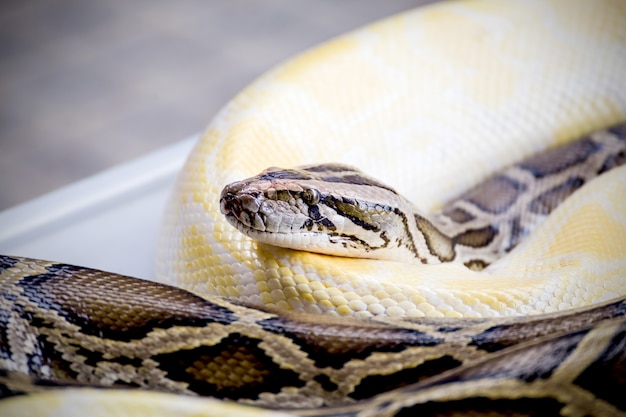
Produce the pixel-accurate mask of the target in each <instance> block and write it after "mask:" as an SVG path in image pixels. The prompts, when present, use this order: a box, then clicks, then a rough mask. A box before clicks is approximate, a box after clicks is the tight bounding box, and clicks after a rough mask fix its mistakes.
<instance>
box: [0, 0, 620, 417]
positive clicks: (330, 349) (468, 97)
mask: <svg viewBox="0 0 626 417" xmlns="http://www.w3.org/2000/svg"><path fill="white" fill-rule="evenodd" d="M624 21H626V9H625V8H624V4H623V1H622V0H596V1H593V2H590V1H586V0H542V1H526V0H524V1H518V0H470V1H458V2H450V3H444V4H441V5H434V6H432V7H428V8H424V9H421V10H416V11H414V12H409V13H405V14H403V15H400V16H398V17H395V18H392V19H389V20H387V21H383V22H380V23H376V24H374V25H371V26H369V27H366V28H364V29H361V30H358V31H356V32H354V33H351V34H348V35H345V36H343V37H341V38H339V39H337V40H335V41H332V42H329V43H328V44H326V45H324V46H322V47H319V48H316V49H314V50H312V51H310V52H308V53H305V54H303V55H302V56H299V57H296V58H295V59H293V60H291V61H289V62H287V63H285V64H283V65H281V66H279V67H277V68H276V69H275V70H273V71H271V72H270V73H268V74H267V75H266V76H264V77H262V78H261V79H260V80H258V81H257V82H255V83H253V84H252V85H251V86H250V87H249V88H248V89H246V90H245V91H244V92H242V93H241V94H240V95H239V96H237V97H236V98H235V99H234V100H233V101H232V102H231V103H229V104H228V105H227V106H226V108H225V109H224V110H223V111H222V112H221V113H220V115H218V117H217V118H216V119H215V121H214V122H213V123H212V124H211V125H210V127H209V129H208V130H207V132H206V134H205V135H204V137H203V138H202V140H201V141H200V142H199V143H198V145H197V147H196V148H195V149H194V151H193V152H192V154H191V155H190V157H189V160H188V162H187V164H186V165H185V167H184V168H183V170H182V172H181V174H180V177H179V179H178V182H177V185H176V187H175V191H174V193H173V195H172V198H171V200H170V203H169V205H168V208H167V210H166V214H165V220H164V224H163V230H162V235H161V239H160V242H159V244H158V256H157V265H156V279H157V280H158V281H161V282H162V283H157V282H149V281H142V280H139V279H135V278H130V277H123V276H119V275H116V274H111V273H107V272H103V271H95V270H91V269H88V268H83V267H77V266H71V265H64V264H59V263H54V262H46V261H38V260H32V259H27V258H19V257H14V256H4V257H2V258H0V324H1V327H0V395H2V396H3V397H5V398H4V399H3V400H2V401H0V415H3V416H13V415H15V416H18V415H32V416H36V415H41V416H49V415H54V414H55V412H58V413H60V414H61V415H71V414H70V412H75V413H77V414H78V415H86V414H90V415H98V414H101V415H129V416H132V415H155V416H157V415H162V416H165V415H177V416H183V415H196V416H197V415H238V416H239V415H285V414H284V413H289V414H290V415H302V416H305V415H309V416H310V415H317V416H324V415H335V416H371V415H376V416H402V415H413V414H419V415H440V416H441V415H443V416H451V415H472V414H474V415H555V416H618V415H626V403H625V402H624V397H623V392H624V389H625V388H626V386H625V384H624V378H623V375H624V374H626V368H625V364H626V340H625V336H626V323H625V322H624V320H625V318H624V317H625V315H626V302H625V301H624V300H625V299H624V297H625V288H626V256H625V255H624V254H625V249H624V248H625V247H626V244H625V242H626V217H624V213H626V168H625V167H623V166H622V167H619V166H617V165H620V164H622V163H623V162H624V151H623V149H624V139H623V136H624V127H623V126H624V121H625V120H626V76H625V75H626V73H625V72H624V68H626V41H625V40H626V25H624ZM609 126H613V128H610V129H608V130H606V131H605V130H603V129H605V128H606V127H609ZM592 132H596V133H592ZM588 135H590V136H588ZM578 138H583V139H581V140H580V141H578V142H572V141H575V140H577V139H578ZM568 143H569V144H568ZM381 144H385V145H386V147H385V148H384V152H383V151H381ZM561 145H563V146H565V147H563V148H559V146H561ZM551 149H552V150H551ZM533 154H534V155H536V156H534V157H533V156H531V155H533ZM527 158H531V159H527ZM328 160H336V161H337V162H338V163H339V164H340V165H332V166H328V165H326V166H325V167H324V166H323V169H325V170H327V171H334V173H330V174H329V173H324V174H323V175H322V173H320V172H312V171H315V170H316V169H315V168H310V167H311V164H314V166H319V164H321V163H322V162H323V161H328ZM520 161H526V162H520ZM307 164H308V165H307ZM302 165H305V166H309V168H306V169H304V170H282V171H275V170H271V171H267V172H265V173H264V174H262V177H263V178H261V182H260V183H258V185H257V186H255V187H257V188H253V187H250V185H251V184H252V182H249V181H241V178H249V177H251V175H253V174H254V173H256V172H260V171H261V170H262V169H264V168H266V167H268V166H302ZM345 166H360V167H363V168H365V170H366V171H367V172H368V173H371V174H372V175H373V176H374V177H375V178H380V179H381V181H378V180H373V179H371V178H369V177H365V176H364V174H361V173H360V172H359V173H356V172H354V171H352V168H350V169H349V170H346V168H344V167H345ZM506 167H513V168H509V169H508V170H507V168H506ZM317 170H318V171H319V170H320V168H318V169H317ZM607 171H608V172H607ZM494 172H499V174H496V176H491V175H493V173H494ZM598 174H601V175H599V177H598V178H595V179H591V177H593V176H596V175H598ZM281 176H282V177H283V178H281ZM289 176H291V177H292V178H290V179H289V181H287V178H284V177H289ZM490 176H491V177H490ZM293 177H298V178H293ZM303 177H304V179H303ZM489 178H491V179H489ZM258 179H259V178H257V180H258ZM237 180H239V181H237ZM293 180H297V181H303V182H300V183H298V182H292V181H293ZM347 180H350V182H351V183H352V184H351V185H350V187H357V188H358V189H359V190H358V191H357V192H355V194H352V195H351V194H350V192H351V191H348V190H347V187H346V191H347V194H344V193H343V191H342V193H341V194H340V193H337V192H336V190H337V189H338V188H342V187H344V186H345V185H346V184H344V183H345V181H347ZM235 181H237V182H235ZM255 181H256V180H255ZM233 183H234V184H235V185H231V186H230V187H228V188H227V189H226V191H224V193H223V194H222V189H223V188H224V186H226V185H227V184H233ZM387 183H388V184H393V187H394V188H393V189H392V188H391V187H389V186H387V185H384V184H387ZM281 187H286V188H281ZM289 187H291V188H289ZM242 190H249V191H250V192H248V193H247V194H246V193H244V194H243V195H240V194H239V191H242ZM395 190H397V191H395ZM466 190H470V191H466ZM234 191H236V192H234ZM262 191H263V193H262ZM266 191H267V193H265V192H266ZM400 194H402V195H406V196H407V199H405V198H404V197H400ZM262 195H263V197H267V196H270V197H272V198H273V197H276V198H275V201H273V202H266V201H263V200H261V199H260V198H261V196H262ZM220 196H222V197H223V198H222V201H221V203H220ZM296 196H297V197H298V198H296ZM364 196H365V197H364ZM381 196H382V197H381ZM458 196H460V197H458ZM487 197H490V198H487ZM455 198H456V199H455ZM409 200H410V201H414V202H416V203H418V205H419V206H420V207H421V208H422V209H423V210H425V211H424V212H421V211H414V210H415V209H413V208H412V206H409V205H408V202H407V201H409ZM562 200H564V201H562ZM561 201H562V203H560V202H561ZM320 202H321V203H322V204H321V205H316V203H320ZM448 202H451V203H448ZM348 203H356V204H348ZM557 203H560V204H559V205H558V207H556V208H555V205H556V204H557ZM278 206H282V208H277V207H278ZM287 207H288V208H287ZM372 207H373V208H374V210H375V211H374V212H371V211H368V210H370V209H371V208H372ZM282 209H286V211H285V213H289V215H288V216H287V215H283V217H285V218H288V219H289V220H288V221H287V223H285V224H287V225H288V226H283V223H282V221H281V222H278V221H275V220H274V218H273V217H271V216H268V214H275V213H276V212H279V210H282ZM220 211H222V212H224V213H225V214H227V216H228V218H227V217H225V216H223V215H222V213H221V212H220ZM425 213H435V214H434V215H432V216H431V215H427V214H425ZM548 214H549V215H548ZM300 215H304V217H299V216H300ZM546 216H547V217H546ZM235 218H237V219H238V220H237V221H235ZM403 218H404V219H406V223H405V221H404V220H403ZM381 219H384V221H381ZM398 220H400V221H399V223H398V222H397V221H398ZM229 223H231V224H229ZM538 223H541V224H540V225H538ZM232 224H235V226H236V227H232ZM389 224H400V226H391V228H390V229H387V228H386V227H388V225H389ZM249 227H255V228H256V229H258V230H261V231H262V232H263V233H259V232H257V231H254V232H253V231H252V229H250V228H249ZM284 227H286V228H287V229H296V230H298V231H300V230H304V231H305V233H311V234H309V235H306V237H298V238H295V239H292V238H285V237H282V238H279V240H276V238H275V237H271V238H270V239H274V240H270V241H269V244H268V243H262V242H259V241H257V240H255V239H251V238H250V236H249V235H254V237H255V238H256V237H261V235H262V234H263V236H269V235H265V232H266V231H275V230H283V228H284ZM237 229H240V230H241V231H244V232H245V234H244V233H241V231H240V230H237ZM309 229H310V230H309ZM532 229H535V230H532ZM531 230H532V232H531ZM318 231H323V232H325V234H324V235H322V236H323V237H317V236H318V235H313V233H317V232H318ZM357 231H359V232H365V233H364V234H358V233H357ZM398 231H401V232H400V234H397V233H398ZM328 232H330V233H328ZM344 235H345V236H344ZM313 236H315V237H313ZM263 238H264V237H263ZM522 238H523V242H521V243H519V240H520V239H522ZM281 239H282V240H281ZM288 239H291V240H292V243H293V241H296V243H297V242H300V243H302V242H303V241H304V240H305V239H308V240H309V241H314V243H316V245H318V244H321V243H324V242H326V243H325V244H328V245H331V246H332V247H333V248H334V249H333V251H332V254H333V255H337V254H340V255H355V254H358V255H359V256H360V255H361V254H365V256H366V258H365V259H355V258H348V257H345V256H328V255H326V254H324V253H327V249H328V247H324V245H322V246H321V247H320V246H315V247H314V248H313V249H314V250H315V251H317V252H324V253H312V252H305V251H301V250H297V249H290V248H282V247H278V246H277V244H282V243H285V242H286V240H288ZM518 243H519V244H518ZM385 246H386V247H385ZM392 246H395V248H393V249H392V248H391V247H392ZM337 248H339V252H337V251H336V250H335V249H337ZM355 248H356V249H358V251H357V252H354V251H353V249H355ZM341 251H343V252H341ZM380 254H383V255H382V256H380ZM379 256H380V257H382V258H385V259H371V257H379ZM399 259H402V261H399ZM426 264H427V265H426ZM463 264H466V265H463ZM487 264H489V265H488V266H487V267H486V268H484V267H485V266H486V265H487ZM467 266H469V267H470V268H474V269H481V268H482V270H481V271H473V270H471V269H470V268H468V267H467ZM181 287H182V288H181ZM220 296H228V297H229V298H223V297H220ZM306 313H327V314H323V315H310V314H306ZM335 316H354V317H335ZM396 316H397V317H396ZM361 319H366V320H361ZM96 388H97V389H96ZM136 388H140V389H136ZM205 395H208V396H211V397H217V398H221V399H225V400H238V401H240V402H244V403H248V405H249V406H253V407H244V406H241V405H234V404H232V403H230V402H229V401H216V400H214V399H207V398H204V396H205ZM293 407H296V408H293ZM279 409H280V410H279ZM279 411H280V412H283V414H280V412H279Z"/></svg>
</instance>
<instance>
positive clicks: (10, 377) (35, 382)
mask: <svg viewBox="0 0 626 417" xmlns="http://www.w3.org/2000/svg"><path fill="white" fill-rule="evenodd" d="M0 271H1V274H0V279H1V281H0V283H1V284H2V285H1V287H2V305H1V308H2V310H0V311H2V313H3V314H2V315H0V318H1V319H2V321H1V323H2V333H1V334H0V335H1V336H2V337H1V338H0V340H2V344H0V348H1V349H0V369H2V375H0V386H1V387H2V389H1V390H0V392H1V393H2V395H3V396H5V397H6V396H9V397H10V396H14V395H17V394H27V393H28V394H31V395H32V394H34V393H43V394H45V393H46V392H47V391H49V390H51V389H52V390H54V389H58V388H59V387H64V386H87V387H111V386H113V387H117V388H121V387H124V386H127V387H134V388H143V389H149V390H157V391H166V392H171V393H176V394H186V395H203V396H211V397H217V398H225V399H231V400H239V401H243V402H246V403H253V404H257V405H264V406H269V407H280V408H281V409H284V408H292V407H294V408H302V407H315V408H311V409H309V410H299V411H294V413H295V414H297V415H329V416H330V415H354V416H357V415H358V416H361V415H370V414H368V413H372V415H381V416H382V415H396V413H398V412H400V410H402V409H403V408H404V409H405V410H404V411H409V410H411V411H420V410H421V411H424V412H426V411H428V410H431V411H432V409H437V410H440V411H441V412H443V411H446V412H447V411H451V410H455V409H457V410H459V411H462V410H469V409H471V410H474V411H476V412H481V409H482V410H483V411H485V412H486V411H487V410H491V411H493V412H495V411H499V412H502V413H504V412H505V411H506V410H512V409H515V410H518V411H519V412H522V411H523V410H524V409H528V411H529V412H530V411H531V410H532V409H535V408H537V407H539V406H543V404H547V406H548V407H550V409H553V410H556V411H558V410H560V409H561V408H563V407H570V408H572V407H573V408H574V409H576V410H579V411H584V412H585V413H588V415H605V413H607V412H609V411H611V412H616V410H617V409H622V410H623V409H624V406H625V405H626V404H623V401H622V398H621V396H620V395H619V391H620V390H621V389H623V382H620V381H621V380H620V375H623V372H626V368H625V367H624V363H626V362H625V359H626V349H625V344H626V299H624V298H622V299H619V300H613V301H611V302H607V303H603V304H601V305H597V306H594V307H590V308H585V309H579V310H574V311H570V312H567V313H556V314H551V315H546V316H536V317H529V318H500V319H474V320H468V319H462V320H454V319H429V320H424V319H421V320H419V321H411V320H390V319H385V320H383V319H379V320H377V321H369V322H364V321H360V320H354V319H346V318H338V317H332V316H324V317H318V316H311V315H308V314H302V313H285V312H272V311H264V310H260V309H258V308H253V307H246V306H242V305H238V304H233V303H232V302H229V301H227V300H225V299H223V298H220V297H209V298H208V299H205V298H201V297H198V296H196V295H194V294H191V293H189V292H187V291H184V290H181V289H179V288H175V287H170V286H167V285H163V284H158V283H154V282H149V281H143V280H139V279H135V278H131V277H125V276H119V275H116V274H111V273H106V272H103V271H99V270H93V269H89V268H82V267H76V266H72V265H64V264H58V263H54V262H45V261H36V260H32V259H27V258H16V257H8V256H4V257H2V260H1V264H0ZM139 294H141V296H138V295H139ZM529 340H531V341H534V342H531V343H528V341H529ZM445 371H449V372H448V373H446V374H444V375H442V376H441V377H439V376H437V375H438V374H440V373H442V372H445ZM20 375H22V376H26V375H28V376H29V378H32V379H25V378H24V377H20ZM597 380H602V381H603V383H604V384H606V385H602V386H599V385H598V384H597V383H594V381H597ZM503 385H505V386H507V391H503V392H502V393H500V394H497V392H498V390H494V387H497V386H503ZM607 387H608V389H607ZM620 387H622V388H620ZM512 391H514V392H516V393H517V394H516V395H517V396H518V397H519V398H517V399H514V398H511V397H510V395H509V393H510V392H512ZM546 392H548V393H549V394H546ZM489 393H491V394H489ZM487 394H489V398H491V400H492V403H489V402H485V400H484V399H483V397H484V396H485V395H487ZM39 395H40V394H39ZM154 395H155V398H157V399H158V398H159V394H154ZM580 395H582V397H581V398H580V399H579V400H578V403H576V402H572V401H571V399H572V397H575V396H580ZM19 398H20V397H16V399H17V400H19ZM27 398H28V397H27ZM34 398H37V397H36V396H35V397H34ZM498 398H501V399H500V400H498ZM443 402H445V403H443ZM7 403H8V404H9V406H10V404H12V403H11V402H9V401H6V402H5V401H3V402H0V410H2V406H3V405H6V404H7ZM342 404H344V405H342ZM321 406H328V407H327V408H319V407H321ZM606 415H608V414H606Z"/></svg>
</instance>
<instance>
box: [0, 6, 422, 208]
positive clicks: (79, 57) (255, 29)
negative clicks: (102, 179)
mask: <svg viewBox="0 0 626 417" xmlns="http://www.w3.org/2000/svg"><path fill="white" fill-rule="evenodd" d="M433 1H434V0H385V1H383V0H341V1H333V0H315V1H313V0H309V1H305V0H257V1H254V0H211V1H201V0H183V1H164V0H163V1H161V0H133V1H129V0H107V1H84V0H2V1H0V210H2V209H5V208H8V207H11V206H13V205H16V204H19V203H21V202H24V201H27V200H29V199H32V198H34V197H37V196H39V195H41V194H43V193H46V192H49V191H52V190H54V189H55V188H58V187H61V186H63V185H65V184H68V183H71V182H74V181H77V180H79V179H81V178H84V177H86V176H89V175H92V174H95V173H97V172H99V171H101V170H103V169H106V168H109V167H111V166H113V165H116V164H119V163H123V162H125V161H128V160H130V159H133V158H136V157H138V156H141V155H142V154H145V153H147V152H150V151H152V150H155V149H157V148H160V147H163V146H165V145H168V144H170V143H173V142H176V141H179V140H182V139H185V138H187V137H189V136H190V135H193V134H195V133H197V132H199V131H201V130H203V129H204V128H205V126H206V125H207V124H208V122H209V121H210V119H211V118H212V117H213V116H214V115H215V113H216V112H217V111H218V110H219V109H220V108H221V107H222V106H223V105H224V104H225V103H226V102H227V101H228V100H229V99H230V98H231V97H232V96H234V95H235V94H236V93H237V92H238V91H240V90H241V89H242V88H243V87H245V86H246V85H247V84H249V83H250V82H251V81H253V80H254V79H255V78H256V77H258V76H259V75H261V74H262V73H263V72H264V71H266V70H267V69H269V68H271V67H273V66H274V65H276V64H277V63H279V62H280V61H282V60H284V59H286V58H288V57H290V56H291V55H293V54H296V53H298V52H300V51H303V50H304V49H306V48H309V47H311V46H314V45H316V44H318V43H320V42H323V41H325V40H327V39H329V38H331V37H333V36H336V35H339V34H341V33H344V32H346V31H349V30H351V29H354V28H356V27H359V26H361V25H364V24H367V23H369V22H372V21H375V20H378V19H381V18H384V17H387V16H389V15H392V14H395V13H398V12H401V11H404V10H407V9H411V8H413V7H416V6H419V5H421V4H426V3H431V2H433Z"/></svg>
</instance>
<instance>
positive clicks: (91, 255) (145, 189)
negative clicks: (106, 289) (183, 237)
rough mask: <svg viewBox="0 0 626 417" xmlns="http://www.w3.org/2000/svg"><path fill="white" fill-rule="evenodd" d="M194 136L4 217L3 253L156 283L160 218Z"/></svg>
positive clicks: (0, 231) (0, 220) (0, 224)
mask: <svg viewBox="0 0 626 417" xmlns="http://www.w3.org/2000/svg"><path fill="white" fill-rule="evenodd" d="M197 139H198V137H192V138H189V139H187V140H184V141H181V142H179V143H177V144H174V145H171V146H168V147H166V148H163V149H161V150H159V151H157V152H154V153H152V154H149V155H147V156H144V157H142V158H139V159H136V160H134V161H131V162H129V163H126V164H124V165H120V166H118V167H115V168H112V169H110V170H107V171H104V172H102V173H100V174H98V175H95V176H93V177H90V178H87V179H85V180H82V181H79V182H77V183H74V184H71V185H69V186H67V187H64V188H61V189H59V190H57V191H54V192H52V193H50V194H46V195H44V196H42V197H39V198H37V199H34V200H31V201H29V202H26V203H24V204H21V205H18V206H15V207H13V208H11V209H8V210H5V211H3V212H1V213H0V253H1V254H4V255H17V256H27V257H31V258H40V259H46V260H52V261H60V262H66V263H71V264H76V265H82V266H88V267H91V268H97V269H103V270H106V271H111V272H117V273H121V274H126V275H131V276H135V277H139V278H146V279H150V278H152V269H153V264H154V251H155V244H156V239H157V235H158V233H159V227H160V224H161V216H162V213H163V210H164V208H165V203H166V201H167V198H168V196H169V194H170V191H171V188H172V186H173V184H174V181H175V179H176V175H177V174H178V172H179V170H180V169H181V168H182V166H183V164H184V162H185V160H186V158H187V155H188V154H189V152H190V151H191V148H192V147H193V145H194V144H195V142H196V141H197Z"/></svg>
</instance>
